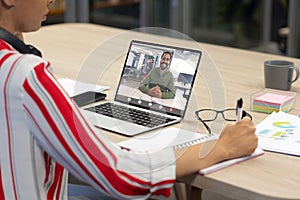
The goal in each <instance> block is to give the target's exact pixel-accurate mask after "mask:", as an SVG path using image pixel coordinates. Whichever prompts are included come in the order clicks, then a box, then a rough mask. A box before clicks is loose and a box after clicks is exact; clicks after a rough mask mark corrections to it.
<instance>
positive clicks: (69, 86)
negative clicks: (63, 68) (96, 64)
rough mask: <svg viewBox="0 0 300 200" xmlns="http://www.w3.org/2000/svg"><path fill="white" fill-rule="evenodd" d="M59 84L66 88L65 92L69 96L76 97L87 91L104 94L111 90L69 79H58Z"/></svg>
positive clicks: (106, 87)
mask: <svg viewBox="0 0 300 200" xmlns="http://www.w3.org/2000/svg"><path fill="white" fill-rule="evenodd" d="M58 82H59V83H60V84H61V86H62V87H63V88H64V90H65V91H66V92H67V93H68V95H69V96H71V97H72V96H75V95H77V94H81V93H84V92H87V91H97V92H102V91H104V90H107V89H109V87H108V86H101V85H95V84H90V83H83V82H80V81H74V80H72V79H69V78H61V79H58Z"/></svg>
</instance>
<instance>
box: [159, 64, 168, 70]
mask: <svg viewBox="0 0 300 200" xmlns="http://www.w3.org/2000/svg"><path fill="white" fill-rule="evenodd" d="M167 68H168V65H166V64H161V65H160V69H161V70H165V69H167Z"/></svg>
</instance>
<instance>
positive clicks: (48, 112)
mask: <svg viewBox="0 0 300 200" xmlns="http://www.w3.org/2000/svg"><path fill="white" fill-rule="evenodd" d="M49 69H50V64H49V63H47V62H44V61H41V62H39V63H37V64H36V65H35V67H34V68H33V69H32V70H31V71H30V72H29V74H28V75H27V78H26V80H25V82H24V84H23V89H24V94H25V95H24V103H23V107H24V111H25V113H26V115H27V116H28V117H27V118H28V123H29V124H30V130H31V133H32V134H33V137H34V138H35V139H36V141H37V143H38V145H39V146H40V147H41V148H42V149H43V150H44V151H46V152H47V153H48V154H49V155H50V156H51V157H52V158H53V159H54V160H55V161H57V162H58V163H60V164H61V165H62V166H63V167H65V168H66V169H67V170H68V171H70V172H71V173H72V174H73V175H75V176H76V177H77V178H79V179H80V180H82V181H85V182H87V183H89V184H91V185H92V186H94V187H95V188H96V189H98V190H99V191H102V192H104V193H106V194H108V195H110V196H113V197H115V198H117V199H134V198H139V199H144V198H148V197H150V196H157V195H164V196H170V194H171V188H172V185H173V183H174V179H175V158H174V155H173V152H172V150H164V151H160V152H157V153H151V154H148V153H135V152H131V151H125V150H121V149H120V148H119V147H117V146H116V145H115V144H113V143H111V142H110V141H109V140H108V139H107V138H106V137H105V136H104V135H102V134H101V133H100V132H99V130H96V129H95V128H94V127H93V126H91V125H90V124H89V122H87V121H86V119H85V118H84V117H83V116H82V114H81V112H80V110H79V109H78V107H77V106H76V105H75V104H74V103H73V102H72V100H71V99H70V98H69V97H68V96H67V95H66V93H65V92H64V91H63V89H62V88H61V87H60V85H59V84H58V82H57V81H56V80H55V78H54V77H53V76H52V74H51V72H50V71H49Z"/></svg>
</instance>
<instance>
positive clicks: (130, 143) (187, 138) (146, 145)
mask: <svg viewBox="0 0 300 200" xmlns="http://www.w3.org/2000/svg"><path fill="white" fill-rule="evenodd" d="M214 139H218V135H215V134H211V135H208V134H201V133H196V132H192V131H187V130H183V129H179V128H175V127H170V128H165V129H163V130H161V131H157V132H151V133H146V134H143V135H139V136H136V137H134V138H132V139H129V140H125V141H122V142H119V143H118V145H119V146H120V147H121V148H124V149H127V150H134V151H137V152H156V151H160V150H161V149H165V148H184V147H188V146H191V145H194V144H197V143H201V142H205V141H209V140H214ZM262 154H263V150H262V149H261V148H257V149H256V150H255V151H254V153H252V154H250V155H246V156H243V157H239V158H235V159H230V160H226V161H222V162H219V163H216V164H215V165H212V166H210V167H207V168H204V169H201V170H200V171H198V173H199V174H201V175H205V174H210V173H213V172H216V171H218V170H221V169H224V168H227V167H229V166H232V165H235V164H237V163H240V162H243V161H246V160H249V159H252V158H255V157H257V156H260V155H262Z"/></svg>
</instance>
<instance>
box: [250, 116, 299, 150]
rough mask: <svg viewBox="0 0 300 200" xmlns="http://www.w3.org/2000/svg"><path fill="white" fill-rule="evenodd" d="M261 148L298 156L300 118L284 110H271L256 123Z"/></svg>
mask: <svg viewBox="0 0 300 200" xmlns="http://www.w3.org/2000/svg"><path fill="white" fill-rule="evenodd" d="M256 135H257V136H258V138H259V146H260V147H261V148H262V149H265V150H269V151H274V152H278V153H284V154H291V155H296V156H300V118H299V117H298V116H296V115H291V114H288V113H285V112H281V111H280V112H273V113H272V114H270V115H269V116H268V117H267V118H266V119H264V120H263V121H262V122H261V123H259V124H258V125H256Z"/></svg>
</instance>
